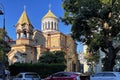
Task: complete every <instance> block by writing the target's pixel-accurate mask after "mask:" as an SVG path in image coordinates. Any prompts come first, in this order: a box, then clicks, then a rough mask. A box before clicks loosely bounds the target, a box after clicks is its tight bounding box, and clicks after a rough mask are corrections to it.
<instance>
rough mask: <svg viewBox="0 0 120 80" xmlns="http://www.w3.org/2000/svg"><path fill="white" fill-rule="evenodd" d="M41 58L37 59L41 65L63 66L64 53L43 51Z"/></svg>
mask: <svg viewBox="0 0 120 80" xmlns="http://www.w3.org/2000/svg"><path fill="white" fill-rule="evenodd" d="M41 54H42V56H41V57H40V59H39V62H41V63H49V64H50V63H62V64H65V62H66V60H65V52H63V51H53V52H50V51H45V52H43V53H41Z"/></svg>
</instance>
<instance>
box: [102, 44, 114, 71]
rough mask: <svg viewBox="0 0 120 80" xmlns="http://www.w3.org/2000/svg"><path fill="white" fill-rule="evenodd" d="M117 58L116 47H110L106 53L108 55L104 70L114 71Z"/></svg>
mask: <svg viewBox="0 0 120 80" xmlns="http://www.w3.org/2000/svg"><path fill="white" fill-rule="evenodd" d="M115 59H116V52H115V49H114V48H113V47H112V46H110V47H109V48H108V53H107V54H106V57H105V59H104V64H103V71H113V67H114V65H115Z"/></svg>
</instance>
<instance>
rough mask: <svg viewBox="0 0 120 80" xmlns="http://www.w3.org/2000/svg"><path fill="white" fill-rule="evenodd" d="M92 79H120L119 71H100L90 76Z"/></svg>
mask: <svg viewBox="0 0 120 80" xmlns="http://www.w3.org/2000/svg"><path fill="white" fill-rule="evenodd" d="M90 80H120V73H119V72H100V73H96V74H94V75H91V76H90Z"/></svg>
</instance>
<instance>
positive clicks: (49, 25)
mask: <svg viewBox="0 0 120 80" xmlns="http://www.w3.org/2000/svg"><path fill="white" fill-rule="evenodd" d="M48 29H50V22H49V21H48Z"/></svg>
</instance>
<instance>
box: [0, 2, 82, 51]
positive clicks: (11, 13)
mask: <svg viewBox="0 0 120 80" xmlns="http://www.w3.org/2000/svg"><path fill="white" fill-rule="evenodd" d="M49 5H51V7H49ZM24 8H25V9H26V13H27V15H28V17H29V19H30V21H31V23H32V25H33V26H34V29H37V30H41V20H42V18H43V16H44V15H45V14H46V13H47V12H48V10H49V9H51V11H52V12H53V13H54V14H55V15H56V16H57V17H58V18H60V17H63V16H64V10H63V8H62V0H0V9H2V10H3V11H4V13H5V27H6V31H7V33H8V35H9V36H10V37H11V38H12V39H13V40H16V30H15V25H16V24H17V21H18V20H19V18H20V16H21V14H22V12H23V11H24ZM3 19H4V16H2V15H1V16H0V27H2V26H3ZM70 30H71V26H70V25H69V26H67V25H65V24H64V23H63V22H62V21H61V20H59V31H60V32H62V33H64V34H69V33H70ZM77 44H78V47H77V52H82V51H83V47H82V44H81V43H77Z"/></svg>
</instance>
